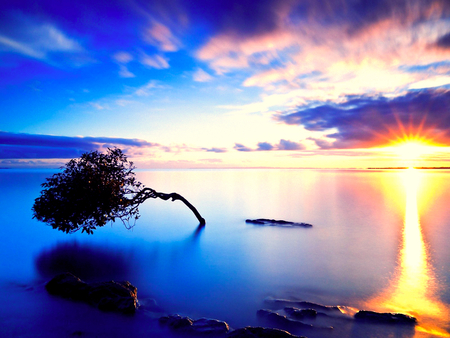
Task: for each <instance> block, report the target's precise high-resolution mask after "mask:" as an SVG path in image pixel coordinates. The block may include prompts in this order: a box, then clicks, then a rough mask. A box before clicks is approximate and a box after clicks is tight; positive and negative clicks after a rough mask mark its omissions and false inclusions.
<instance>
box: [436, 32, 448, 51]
mask: <svg viewBox="0 0 450 338" xmlns="http://www.w3.org/2000/svg"><path fill="white" fill-rule="evenodd" d="M436 46H438V47H441V48H450V32H449V33H447V34H445V35H443V36H441V37H440V38H439V39H438V40H437V41H436Z"/></svg>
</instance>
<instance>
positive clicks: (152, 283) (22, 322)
mask: <svg viewBox="0 0 450 338" xmlns="http://www.w3.org/2000/svg"><path fill="white" fill-rule="evenodd" d="M52 173H53V172H52V171H24V170H1V171H0V188H1V189H0V205H1V206H2V207H1V208H2V212H1V214H0V235H1V238H2V245H1V246H0V257H1V258H0V284H1V289H0V297H1V298H2V299H3V301H2V304H3V305H2V308H1V310H0V327H1V328H0V331H1V330H3V331H4V332H3V333H4V335H6V336H11V337H15V336H24V337H28V336H30V337H34V336H36V334H41V333H42V335H48V333H49V332H52V333H53V334H54V335H55V336H64V335H67V336H69V335H70V334H71V333H73V332H75V331H83V332H84V333H85V334H86V335H87V336H89V332H91V331H92V332H91V333H92V335H94V332H95V331H97V332H98V331H100V332H103V333H104V334H105V335H107V334H109V335H111V334H113V333H117V334H118V335H119V333H120V332H127V335H128V336H133V335H135V336H142V334H145V333H147V332H148V330H152V329H151V328H150V329H149V326H148V325H146V324H145V325H144V324H143V323H144V322H145V320H146V318H144V317H145V316H143V315H142V314H139V315H138V316H135V317H132V318H123V317H121V316H118V315H114V314H103V313H99V311H97V310H95V309H91V308H89V307H88V306H86V307H84V305H82V304H73V303H71V302H67V301H65V300H60V299H55V298H53V297H50V296H48V295H47V294H46V292H45V290H44V289H43V285H44V283H45V281H46V280H48V279H49V278H50V277H51V276H52V275H54V274H55V273H56V271H57V270H58V269H65V268H67V265H68V264H69V265H70V266H71V268H73V269H74V271H76V272H78V273H79V275H80V277H82V278H84V279H85V280H88V281H89V280H108V279H113V278H114V279H116V280H122V279H127V280H130V281H131V282H132V283H133V284H134V285H136V286H137V287H138V290H139V291H138V298H139V299H140V301H141V303H142V304H143V308H144V307H145V305H146V304H149V303H150V299H155V300H156V302H157V303H158V305H159V306H160V308H161V311H163V312H164V313H181V314H184V315H189V316H191V317H193V318H200V317H211V318H217V319H221V320H225V321H227V322H228V323H229V324H230V325H231V326H232V327H234V328H238V327H243V326H246V325H261V323H259V322H258V320H257V318H256V315H255V314H256V311H257V310H258V309H261V308H265V307H267V303H266V302H265V299H267V298H268V297H275V298H287V299H302V300H307V301H312V302H318V303H322V304H327V305H342V306H348V307H351V308H356V309H368V310H376V311H390V312H404V313H409V314H412V315H414V316H417V317H418V319H419V323H420V325H419V326H417V327H416V330H415V331H414V330H413V331H411V330H400V331H398V329H396V328H392V327H391V328H389V327H388V328H383V330H384V331H377V330H378V329H377V328H375V327H371V326H363V327H359V326H357V325H353V324H346V325H343V326H342V328H341V329H339V328H338V327H336V330H334V331H333V332H332V333H330V334H328V333H327V336H330V337H345V336H348V337H384V336H392V337H428V336H434V335H439V336H450V335H449V332H450V327H449V322H450V315H449V310H450V306H449V304H450V255H449V253H450V248H449V246H448V244H447V242H448V238H450V211H449V208H448V205H449V203H450V180H448V177H450V176H449V175H450V172H446V171H411V170H404V171H352V170H346V171H331V170H321V171H318V170H316V171H315V170H211V171H207V170H198V171H196V170H191V171H140V172H138V178H139V179H140V180H141V181H142V182H143V183H144V184H145V185H147V186H149V187H152V188H154V189H156V190H158V191H162V192H178V193H180V194H181V195H183V196H184V197H186V198H187V199H188V200H189V201H190V202H191V203H192V204H194V205H195V206H196V207H197V208H198V209H199V211H200V212H201V214H202V216H203V217H204V218H205V219H206V221H207V225H206V227H205V228H204V229H201V230H199V229H197V222H196V219H195V217H194V215H193V214H192V213H191V212H190V211H189V210H188V209H187V208H186V207H185V206H184V205H183V204H182V203H180V202H173V203H172V202H165V201H160V200H149V201H147V202H146V203H145V204H144V205H143V206H142V208H141V214H142V217H141V218H140V219H139V220H138V222H137V224H136V226H135V227H134V228H133V229H132V230H126V229H125V227H124V226H123V225H122V224H121V223H120V222H119V223H115V224H114V225H113V226H112V227H110V226H109V225H108V226H106V227H104V228H103V229H99V230H97V232H96V233H94V235H91V236H88V235H86V234H81V233H80V234H74V235H66V234H63V233H60V232H58V231H56V230H53V229H51V228H50V227H48V226H46V225H45V224H43V223H40V222H37V221H35V220H33V219H32V218H31V217H32V215H31V206H32V204H33V201H34V198H36V197H37V196H38V195H39V192H40V184H41V183H42V182H43V181H44V180H45V177H48V176H50V175H51V174H52ZM246 218H276V219H285V220H291V221H297V222H307V223H311V224H313V225H314V226H313V228H310V229H306V228H292V229H291V228H276V227H262V226H255V225H251V224H246V223H245V219H246ZM77 264H78V266H77ZM5 304H8V305H5ZM68 304H69V305H68ZM146 316H148V314H147V315H146ZM349 323H352V322H350V321H349ZM150 326H151V325H150ZM333 326H335V325H333ZM338 326H339V325H338ZM125 327H127V329H126V330H125V329H124V328H125ZM130 327H132V328H133V329H131V331H130ZM90 330H91V331H90ZM155 330H156V329H155ZM155 332H156V331H155ZM380 332H381V333H380ZM300 333H301V332H300ZM305 335H307V336H308V337H321V336H323V333H314V332H312V333H309V332H308V333H307V334H305Z"/></svg>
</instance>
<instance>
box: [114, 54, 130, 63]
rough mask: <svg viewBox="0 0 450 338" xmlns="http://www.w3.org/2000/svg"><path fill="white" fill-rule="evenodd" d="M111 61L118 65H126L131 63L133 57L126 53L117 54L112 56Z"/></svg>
mask: <svg viewBox="0 0 450 338" xmlns="http://www.w3.org/2000/svg"><path fill="white" fill-rule="evenodd" d="M113 59H114V60H116V61H117V62H119V63H125V64H126V63H128V62H130V61H133V56H132V55H131V54H130V53H128V52H117V53H115V54H114V55H113Z"/></svg>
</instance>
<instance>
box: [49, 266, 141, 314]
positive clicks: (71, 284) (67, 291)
mask: <svg viewBox="0 0 450 338" xmlns="http://www.w3.org/2000/svg"><path fill="white" fill-rule="evenodd" d="M45 288H46V289H47V291H48V292H49V293H50V294H52V295H57V296H61V297H63V298H69V299H73V300H78V301H84V302H86V303H89V304H91V305H93V306H95V307H97V308H99V309H100V310H103V311H116V312H121V313H134V312H135V311H136V307H137V288H136V287H134V286H133V285H132V284H131V283H130V282H120V283H118V282H114V281H110V282H104V283H93V284H88V283H85V282H83V281H82V280H81V279H79V278H78V277H76V276H74V275H72V274H71V273H63V274H60V275H57V276H56V277H54V278H53V279H52V280H50V281H49V282H48V283H47V284H46V286H45Z"/></svg>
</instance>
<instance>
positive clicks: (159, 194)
mask: <svg viewBox="0 0 450 338" xmlns="http://www.w3.org/2000/svg"><path fill="white" fill-rule="evenodd" d="M155 195H156V197H159V198H161V199H162V200H164V201H167V200H168V199H170V198H171V199H172V202H173V201H176V200H179V201H181V202H183V203H184V204H185V205H186V206H187V207H188V208H189V209H191V211H192V212H193V213H194V215H195V217H197V219H198V221H199V222H200V225H202V226H203V225H205V224H206V221H205V219H204V218H203V217H202V216H201V215H200V213H199V212H198V211H197V209H196V208H195V207H194V206H193V205H192V204H191V203H189V201H188V200H187V199H185V198H184V197H183V196H181V195H180V194H177V193H176V192H173V193H171V194H165V193H163V192H155Z"/></svg>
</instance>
